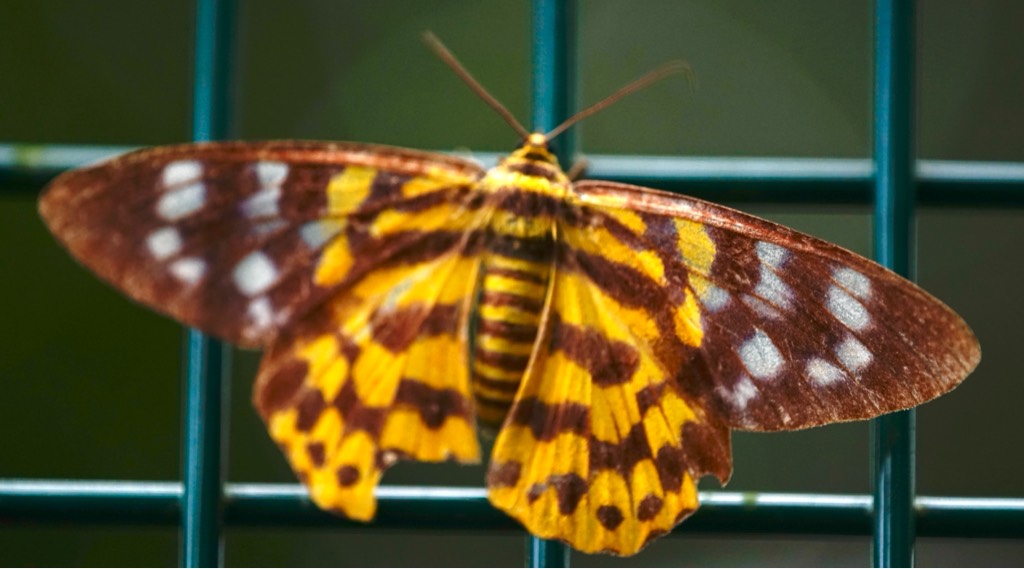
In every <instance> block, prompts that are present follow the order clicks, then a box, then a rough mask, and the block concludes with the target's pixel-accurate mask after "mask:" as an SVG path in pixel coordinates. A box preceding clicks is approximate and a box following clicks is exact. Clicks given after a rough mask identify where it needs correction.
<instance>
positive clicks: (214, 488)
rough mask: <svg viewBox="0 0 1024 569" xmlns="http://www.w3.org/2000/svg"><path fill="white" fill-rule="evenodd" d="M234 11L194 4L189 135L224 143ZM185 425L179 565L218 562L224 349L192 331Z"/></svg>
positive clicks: (214, 0) (210, 0)
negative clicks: (192, 70) (194, 32)
mask: <svg viewBox="0 0 1024 569" xmlns="http://www.w3.org/2000/svg"><path fill="white" fill-rule="evenodd" d="M233 26H234V6H233V2H232V1H230V0H198V2H197V4H196V37H195V79H194V82H195V83H194V85H193V109H192V117H193V118H192V137H193V139H194V140H197V141H204V140H215V139H220V138H226V136H227V134H228V123H229V110H228V102H229V94H230V76H231V68H232V65H231V52H232V49H231V48H232V44H233V41H234V39H233V36H234V34H233ZM185 336H186V339H185V344H186V356H185V359H186V366H185V378H184V379H185V382H184V383H185V412H184V418H185V425H184V431H185V433H184V437H183V443H184V448H183V449H182V454H183V457H184V465H183V466H184V468H183V470H184V472H183V482H184V491H183V494H182V532H181V535H182V543H181V564H182V565H183V566H185V567H213V566H220V565H222V564H223V532H222V527H223V496H222V493H223V487H224V481H225V473H224V465H225V464H226V462H227V461H226V458H225V457H226V447H227V444H226V443H227V441H226V436H225V433H226V432H227V430H226V429H225V428H224V423H225V420H226V418H227V413H226V408H227V396H226V393H225V389H226V386H227V382H226V381H224V378H225V377H226V376H227V375H228V373H227V371H226V370H227V368H228V366H229V364H230V353H231V352H230V348H229V347H227V346H225V345H224V344H222V343H221V342H219V341H217V340H214V339H213V338H210V337H208V336H206V335H204V334H203V333H201V332H199V331H198V330H194V329H189V330H187V331H186V332H185Z"/></svg>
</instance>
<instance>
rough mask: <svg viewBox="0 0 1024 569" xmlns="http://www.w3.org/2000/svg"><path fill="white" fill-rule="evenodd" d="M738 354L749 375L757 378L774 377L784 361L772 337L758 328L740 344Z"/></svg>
mask: <svg viewBox="0 0 1024 569" xmlns="http://www.w3.org/2000/svg"><path fill="white" fill-rule="evenodd" d="M739 355H740V360H742V361H743V365H744V367H746V368H747V371H749V372H750V375H752V376H754V377H756V378H758V379H769V378H772V377H775V375H777V374H778V373H779V369H781V368H782V364H783V363H784V361H783V359H782V354H781V353H779V349H778V348H776V347H775V344H774V343H773V342H772V339H771V338H769V337H768V334H765V333H764V332H763V331H761V330H758V329H755V330H754V335H753V336H751V337H750V339H749V340H747V341H746V342H744V343H743V345H742V346H740V350H739Z"/></svg>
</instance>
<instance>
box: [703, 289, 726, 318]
mask: <svg viewBox="0 0 1024 569" xmlns="http://www.w3.org/2000/svg"><path fill="white" fill-rule="evenodd" d="M700 302H701V304H703V305H704V308H707V309H708V310H709V311H711V312H715V311H717V310H721V309H722V308H723V307H725V305H726V304H729V291H727V290H725V289H724V288H721V287H717V286H715V285H713V284H709V285H708V286H707V288H706V289H704V293H703V294H701V296H700Z"/></svg>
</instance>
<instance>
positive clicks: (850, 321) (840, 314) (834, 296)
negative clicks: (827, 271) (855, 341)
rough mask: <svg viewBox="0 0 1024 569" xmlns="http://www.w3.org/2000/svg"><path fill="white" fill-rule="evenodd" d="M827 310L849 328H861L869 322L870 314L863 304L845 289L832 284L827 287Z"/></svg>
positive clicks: (865, 326)
mask: <svg viewBox="0 0 1024 569" xmlns="http://www.w3.org/2000/svg"><path fill="white" fill-rule="evenodd" d="M827 300H828V302H827V305H828V311H829V312H831V313H832V316H835V317H836V320H839V321H840V322H842V323H843V324H844V325H845V326H846V327H847V328H850V329H851V330H863V329H864V328H867V327H868V325H870V324H871V316H870V315H869V314H868V311H867V309H866V308H864V305H863V304H861V303H860V302H858V301H857V299H856V298H853V297H852V296H850V295H849V293H847V292H846V291H845V290H843V289H841V288H839V287H837V286H835V285H832V286H830V287H829V288H828V299H827Z"/></svg>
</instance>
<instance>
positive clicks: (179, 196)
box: [156, 182, 206, 221]
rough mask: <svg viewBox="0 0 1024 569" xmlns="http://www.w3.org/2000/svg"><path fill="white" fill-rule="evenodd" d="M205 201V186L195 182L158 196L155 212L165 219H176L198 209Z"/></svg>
mask: <svg viewBox="0 0 1024 569" xmlns="http://www.w3.org/2000/svg"><path fill="white" fill-rule="evenodd" d="M205 203H206V186H205V185H203V183H202V182H196V183H194V184H189V185H187V186H182V187H180V188H178V189H175V190H171V191H169V192H167V193H165V194H164V195H162V196H160V200H159V201H157V202H156V212H157V213H158V214H159V215H160V217H162V218H164V219H166V220H167V221H177V220H179V219H181V218H183V217H188V216H190V215H192V214H193V213H195V212H197V211H199V210H200V209H202V207H203V204H205Z"/></svg>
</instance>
